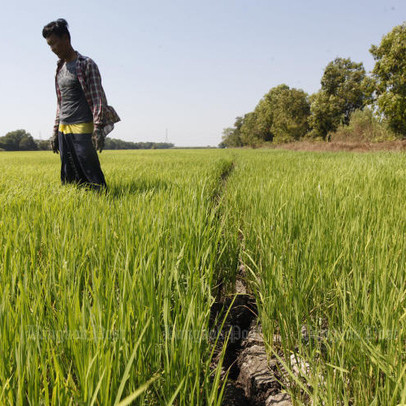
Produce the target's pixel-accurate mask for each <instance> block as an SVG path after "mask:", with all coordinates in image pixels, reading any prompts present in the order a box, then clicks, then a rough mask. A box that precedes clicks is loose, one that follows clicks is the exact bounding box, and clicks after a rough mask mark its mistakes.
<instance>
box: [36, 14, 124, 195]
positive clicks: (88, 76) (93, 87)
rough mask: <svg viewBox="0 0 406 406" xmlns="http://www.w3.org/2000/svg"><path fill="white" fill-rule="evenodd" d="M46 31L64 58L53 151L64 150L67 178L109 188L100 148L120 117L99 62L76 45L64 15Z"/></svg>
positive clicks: (58, 77) (59, 71)
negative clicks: (106, 90)
mask: <svg viewBox="0 0 406 406" xmlns="http://www.w3.org/2000/svg"><path fill="white" fill-rule="evenodd" d="M42 36H43V37H44V38H45V39H46V41H47V43H48V45H49V46H50V47H51V50H52V52H54V53H55V54H56V55H57V56H58V57H59V61H58V65H57V70H56V76H55V86H56V94H57V112H56V120H55V125H54V132H53V136H52V138H51V147H52V150H53V152H55V153H58V152H59V153H60V157H61V180H62V183H63V184H65V183H77V184H80V185H87V186H90V187H91V188H92V189H96V190H99V189H100V188H102V187H106V181H105V179H104V175H103V172H102V170H101V167H100V161H99V158H98V156H97V152H96V150H98V151H100V152H102V150H103V148H104V139H105V137H106V135H107V134H108V133H109V132H110V131H112V130H113V128H114V123H116V122H118V121H120V118H119V117H118V115H117V113H116V112H115V110H114V109H113V108H112V107H111V106H108V105H107V99H106V95H105V93H104V90H103V87H102V83H101V76H100V73H99V69H98V67H97V65H96V64H95V62H94V61H93V60H92V59H90V58H88V57H86V56H82V55H81V54H79V52H76V51H75V50H74V49H73V48H72V45H71V38H70V33H69V30H68V23H67V22H66V20H64V19H62V18H60V19H58V20H56V21H53V22H51V23H49V24H47V25H46V26H45V27H44V28H43V30H42Z"/></svg>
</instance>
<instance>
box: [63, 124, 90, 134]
mask: <svg viewBox="0 0 406 406" xmlns="http://www.w3.org/2000/svg"><path fill="white" fill-rule="evenodd" d="M59 131H60V132H62V133H64V134H91V133H93V122H90V123H77V124H59Z"/></svg>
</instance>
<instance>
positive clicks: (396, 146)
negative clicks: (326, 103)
mask: <svg viewBox="0 0 406 406" xmlns="http://www.w3.org/2000/svg"><path fill="white" fill-rule="evenodd" d="M272 148H273V149H287V150H290V151H316V152H317V151H318V152H329V151H330V152H338V151H347V152H348V151H352V152H374V151H395V152H396V151H397V152H406V140H397V141H384V142H362V141H359V142H349V141H331V142H326V141H318V142H317V141H313V142H312V141H298V142H291V143H288V144H281V145H275V146H272Z"/></svg>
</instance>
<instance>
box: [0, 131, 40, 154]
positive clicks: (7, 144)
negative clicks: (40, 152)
mask: <svg viewBox="0 0 406 406" xmlns="http://www.w3.org/2000/svg"><path fill="white" fill-rule="evenodd" d="M0 147H1V148H3V149H5V150H6V151H20V150H22V151H29V150H37V149H38V147H37V144H36V143H35V141H34V139H33V138H32V136H31V134H30V133H27V132H26V131H25V130H15V131H10V132H8V133H7V134H6V135H5V136H4V137H0Z"/></svg>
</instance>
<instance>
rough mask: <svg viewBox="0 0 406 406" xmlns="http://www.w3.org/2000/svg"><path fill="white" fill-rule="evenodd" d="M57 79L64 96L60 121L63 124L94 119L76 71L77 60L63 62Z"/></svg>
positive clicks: (87, 121)
mask: <svg viewBox="0 0 406 406" xmlns="http://www.w3.org/2000/svg"><path fill="white" fill-rule="evenodd" d="M57 80H58V86H59V89H60V91H61V96H62V98H61V106H60V112H59V122H60V123H61V124H77V123H89V122H91V121H93V115H92V112H91V110H90V108H89V105H88V104H87V101H86V97H85V94H84V93H83V89H82V87H81V86H80V82H79V79H78V75H77V73H76V60H75V61H73V62H65V63H64V64H63V66H62V68H61V70H60V71H59V73H58V77H57Z"/></svg>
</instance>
